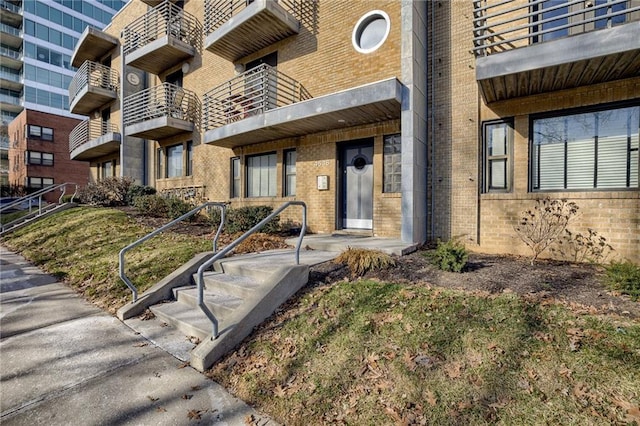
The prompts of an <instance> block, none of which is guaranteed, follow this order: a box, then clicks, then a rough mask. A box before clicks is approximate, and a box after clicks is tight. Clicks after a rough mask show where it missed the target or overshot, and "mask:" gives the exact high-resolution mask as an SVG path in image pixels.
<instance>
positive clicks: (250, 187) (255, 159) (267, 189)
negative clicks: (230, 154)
mask: <svg viewBox="0 0 640 426" xmlns="http://www.w3.org/2000/svg"><path fill="white" fill-rule="evenodd" d="M276 185H277V184H276V154H275V153H272V154H265V155H254V156H251V157H247V197H275V196H276Z"/></svg>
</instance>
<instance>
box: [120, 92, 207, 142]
mask: <svg viewBox="0 0 640 426" xmlns="http://www.w3.org/2000/svg"><path fill="white" fill-rule="evenodd" d="M199 121H200V101H199V100H198V97H197V96H196V94H195V93H193V92H191V91H189V90H185V89H183V88H182V87H178V86H176V85H173V84H170V83H163V84H161V85H159V86H155V87H152V88H150V89H146V90H143V91H140V92H138V93H135V94H133V95H131V96H127V97H126V98H125V99H124V126H125V134H127V135H129V136H135V137H139V138H145V139H154V140H158V139H163V138H167V137H170V136H175V135H177V134H180V133H184V132H193V130H194V129H195V124H196V123H199Z"/></svg>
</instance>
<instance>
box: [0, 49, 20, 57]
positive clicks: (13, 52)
mask: <svg viewBox="0 0 640 426" xmlns="http://www.w3.org/2000/svg"><path fill="white" fill-rule="evenodd" d="M0 55H2V56H6V57H7V58H12V59H17V60H20V59H21V58H22V51H20V50H14V49H9V48H8V47H4V46H0Z"/></svg>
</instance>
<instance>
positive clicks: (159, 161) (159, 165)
mask: <svg viewBox="0 0 640 426" xmlns="http://www.w3.org/2000/svg"><path fill="white" fill-rule="evenodd" d="M163 177H164V149H163V148H158V150H157V151H156V179H162V178H163Z"/></svg>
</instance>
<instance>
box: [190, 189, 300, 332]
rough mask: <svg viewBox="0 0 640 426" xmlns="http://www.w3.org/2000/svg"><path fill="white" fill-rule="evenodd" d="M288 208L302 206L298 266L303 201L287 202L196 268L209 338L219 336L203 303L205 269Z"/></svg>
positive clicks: (298, 247)
mask: <svg viewBox="0 0 640 426" xmlns="http://www.w3.org/2000/svg"><path fill="white" fill-rule="evenodd" d="M290 206H302V228H301V229H300V236H299V237H298V243H297V244H296V251H295V257H296V265H299V264H300V247H301V246H302V239H303V238H304V234H305V233H306V232H307V205H306V204H305V203H304V202H303V201H287V202H286V203H284V204H283V205H282V206H280V207H279V208H278V209H276V210H274V211H273V212H271V214H270V215H269V216H267V217H265V218H264V219H262V220H261V221H260V222H259V223H258V224H257V225H255V226H254V227H253V228H251V229H249V230H248V231H247V232H245V233H244V234H242V235H241V236H239V237H238V238H236V239H235V240H234V241H233V242H232V243H231V244H229V245H228V246H226V247H225V248H224V249H222V250H220V251H219V252H218V253H216V254H215V255H213V257H211V258H210V259H209V260H207V261H206V262H205V263H203V264H202V265H200V267H199V268H198V279H197V285H198V306H199V307H200V309H201V310H202V312H204V314H205V315H206V316H207V318H209V321H211V326H212V333H211V336H212V339H217V338H218V335H219V332H218V319H217V318H216V316H215V315H214V314H213V312H211V310H210V309H209V308H208V307H207V305H206V304H205V303H204V271H205V270H206V269H208V268H209V267H211V265H213V264H214V263H215V262H216V261H218V260H220V259H222V258H223V257H225V256H226V255H227V253H229V252H231V251H232V250H233V249H235V248H236V247H237V246H238V244H240V243H241V242H243V241H244V240H246V239H247V238H248V237H249V236H250V235H251V234H253V233H254V232H256V231H258V230H260V229H261V228H262V227H263V226H265V225H266V224H267V223H269V222H270V221H271V219H273V218H274V217H276V216H277V215H279V214H280V213H282V211H283V210H285V209H286V208H288V207H290Z"/></svg>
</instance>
